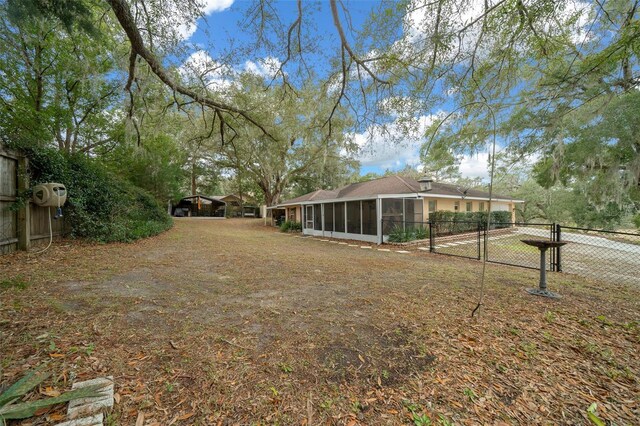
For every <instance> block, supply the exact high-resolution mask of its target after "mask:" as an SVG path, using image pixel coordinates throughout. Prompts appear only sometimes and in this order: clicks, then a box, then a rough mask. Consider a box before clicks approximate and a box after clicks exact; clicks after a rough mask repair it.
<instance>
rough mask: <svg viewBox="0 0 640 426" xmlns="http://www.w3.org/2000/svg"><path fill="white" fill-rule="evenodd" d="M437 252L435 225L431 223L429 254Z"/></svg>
mask: <svg viewBox="0 0 640 426" xmlns="http://www.w3.org/2000/svg"><path fill="white" fill-rule="evenodd" d="M435 251H436V248H435V244H434V237H433V223H432V222H431V221H429V253H433V252H435Z"/></svg>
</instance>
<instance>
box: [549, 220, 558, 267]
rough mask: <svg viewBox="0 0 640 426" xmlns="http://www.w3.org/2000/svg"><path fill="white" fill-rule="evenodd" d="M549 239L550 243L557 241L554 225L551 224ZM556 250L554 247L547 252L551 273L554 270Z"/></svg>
mask: <svg viewBox="0 0 640 426" xmlns="http://www.w3.org/2000/svg"><path fill="white" fill-rule="evenodd" d="M549 238H550V239H551V241H557V239H556V223H555V222H554V223H552V224H551V235H550V236H549ZM556 248H557V247H554V248H552V249H551V250H550V251H549V263H550V265H549V266H550V269H551V271H552V272H554V271H555V270H556V253H557V251H556Z"/></svg>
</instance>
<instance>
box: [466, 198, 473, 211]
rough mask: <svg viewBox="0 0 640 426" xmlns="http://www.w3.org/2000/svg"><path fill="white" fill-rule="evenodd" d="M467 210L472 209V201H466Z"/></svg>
mask: <svg viewBox="0 0 640 426" xmlns="http://www.w3.org/2000/svg"><path fill="white" fill-rule="evenodd" d="M467 211H468V212H472V211H473V203H472V202H471V201H467Z"/></svg>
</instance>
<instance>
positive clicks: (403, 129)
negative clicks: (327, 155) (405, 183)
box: [351, 115, 438, 170]
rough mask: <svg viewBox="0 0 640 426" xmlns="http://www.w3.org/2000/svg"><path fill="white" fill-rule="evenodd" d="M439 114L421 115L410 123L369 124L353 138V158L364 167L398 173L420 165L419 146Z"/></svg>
mask: <svg viewBox="0 0 640 426" xmlns="http://www.w3.org/2000/svg"><path fill="white" fill-rule="evenodd" d="M437 117H438V115H428V116H420V117H419V118H418V119H416V120H414V121H413V122H412V123H406V122H398V121H396V122H393V123H390V124H387V125H384V126H383V125H372V126H369V128H368V129H367V130H366V131H365V132H363V133H356V134H355V135H351V136H353V140H354V142H355V143H356V144H357V145H358V148H359V152H358V155H356V159H357V160H359V161H360V164H362V165H363V166H369V167H379V168H381V169H383V170H384V169H392V170H397V169H400V168H402V167H404V166H405V164H409V165H411V166H418V165H419V164H420V147H421V146H422V143H423V142H424V134H425V131H426V129H427V127H429V125H431V123H433V122H434V120H435V119H436V118H437Z"/></svg>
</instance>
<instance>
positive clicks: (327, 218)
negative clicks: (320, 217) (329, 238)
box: [324, 203, 333, 232]
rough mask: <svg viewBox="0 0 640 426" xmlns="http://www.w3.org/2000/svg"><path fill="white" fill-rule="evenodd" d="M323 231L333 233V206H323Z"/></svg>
mask: <svg viewBox="0 0 640 426" xmlns="http://www.w3.org/2000/svg"><path fill="white" fill-rule="evenodd" d="M324 230H325V231H327V232H333V204H332V203H327V204H324Z"/></svg>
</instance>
